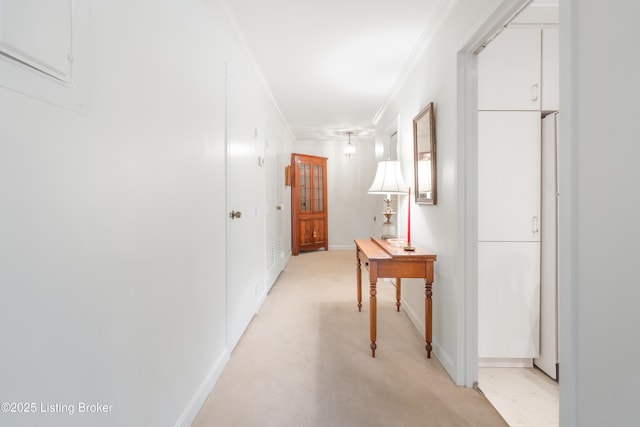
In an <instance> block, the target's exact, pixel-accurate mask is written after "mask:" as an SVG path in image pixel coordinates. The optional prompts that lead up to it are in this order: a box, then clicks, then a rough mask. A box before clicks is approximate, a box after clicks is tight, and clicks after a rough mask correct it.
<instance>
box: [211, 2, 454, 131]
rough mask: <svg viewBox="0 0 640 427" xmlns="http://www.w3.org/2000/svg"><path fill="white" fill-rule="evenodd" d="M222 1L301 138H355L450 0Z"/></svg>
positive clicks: (367, 128)
mask: <svg viewBox="0 0 640 427" xmlns="http://www.w3.org/2000/svg"><path fill="white" fill-rule="evenodd" d="M223 3H224V4H225V5H226V8H227V9H228V11H229V13H230V15H231V19H232V20H233V21H234V24H235V26H236V27H237V29H238V30H239V32H240V33H241V35H242V37H243V38H244V41H245V43H246V44H247V46H248V48H249V49H250V50H251V52H252V54H253V56H254V59H255V61H256V63H257V64H258V66H259V68H260V69H261V71H262V74H263V76H264V78H265V80H266V82H267V84H268V85H269V87H270V90H271V92H272V95H273V97H274V98H275V101H276V102H277V104H278V106H279V108H280V110H281V112H282V114H283V116H284V119H285V120H286V122H287V123H288V125H289V127H290V129H291V130H292V132H293V133H294V135H295V137H296V139H298V140H327V139H340V138H344V139H346V136H345V132H346V131H355V133H354V136H353V137H352V140H355V139H357V138H358V137H360V138H368V139H370V138H371V135H372V134H373V132H372V129H373V125H372V121H373V119H374V117H375V116H376V113H377V112H378V111H379V110H380V108H381V107H382V106H383V105H384V104H385V102H386V101H387V99H388V98H389V96H390V94H391V91H392V89H393V88H394V82H396V80H397V79H398V78H399V76H400V75H401V74H402V71H403V69H404V68H405V66H407V64H408V63H409V62H410V61H408V60H409V59H410V57H411V53H412V51H413V50H414V48H415V47H416V46H417V45H418V44H419V42H420V40H421V38H422V37H423V36H424V34H428V33H429V25H430V23H433V22H436V21H437V20H438V18H439V17H440V16H441V15H442V14H443V13H444V12H443V11H444V10H446V9H447V7H445V6H446V5H447V4H450V3H451V0H373V1H372V0H223ZM432 25H433V24H432Z"/></svg>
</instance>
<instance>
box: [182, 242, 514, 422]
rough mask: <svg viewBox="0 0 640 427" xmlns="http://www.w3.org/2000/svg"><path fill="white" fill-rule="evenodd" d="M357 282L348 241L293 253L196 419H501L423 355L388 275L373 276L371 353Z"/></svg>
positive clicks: (365, 311)
mask: <svg viewBox="0 0 640 427" xmlns="http://www.w3.org/2000/svg"><path fill="white" fill-rule="evenodd" d="M364 277H367V275H366V273H364ZM355 291H356V290H355V254H354V252H353V251H328V252H325V251H319V252H309V253H301V254H300V255H299V256H297V257H293V258H292V259H291V260H290V262H289V264H288V266H287V267H286V269H285V270H284V271H283V273H282V274H281V276H280V278H279V279H278V281H277V282H276V284H275V285H274V287H273V288H272V290H271V293H270V295H269V297H268V298H267V300H266V301H265V303H264V305H263V307H262V309H261V310H260V311H259V312H258V314H257V315H256V316H255V318H254V319H253V322H252V323H251V325H250V326H249V328H248V329H247V331H246V332H245V334H244V336H243V337H242V338H241V340H240V342H239V344H238V345H237V347H236V348H235V350H234V351H233V353H232V355H231V359H230V361H229V363H228V364H227V367H226V369H225V370H224V372H223V373H222V375H221V377H220V379H219V381H218V383H217V384H216V386H215V388H214V390H213V391H212V393H211V394H210V396H209V397H208V399H207V401H206V403H205V404H204V405H203V407H202V409H201V410H200V413H199V414H198V417H197V419H196V421H195V423H194V424H193V425H194V426H196V427H202V426H234V427H236V426H238V427H240V426H245V427H253V426H255V427H258V426H260V427H262V426H278V427H287V426H349V427H355V426H394V427H395V426H407V427H414V426H447V427H449V426H500V425H506V423H505V422H504V421H503V420H502V418H501V417H500V415H499V414H498V413H497V412H496V410H495V409H494V408H493V407H492V406H491V404H490V403H489V402H488V401H487V399H486V398H485V397H484V396H483V395H482V394H481V393H479V392H478V391H476V390H473V389H469V388H464V387H458V386H456V385H455V384H454V383H453V381H452V380H451V379H450V378H449V376H448V375H447V373H446V372H445V371H444V369H443V368H442V366H441V365H440V363H439V362H438V360H437V359H436V358H435V357H432V358H431V359H427V358H426V354H425V351H424V343H423V339H422V337H421V336H420V334H419V333H418V331H417V330H416V329H415V328H414V327H413V325H412V324H411V322H410V321H409V319H408V318H407V316H406V315H405V314H404V313H403V312H401V313H397V312H396V311H395V289H394V288H393V286H392V285H391V284H390V283H389V282H387V281H381V282H379V286H378V351H377V352H376V358H375V359H373V358H371V357H370V352H369V339H368V338H369V334H368V328H369V314H368V301H366V299H365V301H364V304H363V311H362V313H359V312H358V310H357V308H356V295H355V293H356V292H355ZM434 295H435V298H436V301H437V288H435V290H434Z"/></svg>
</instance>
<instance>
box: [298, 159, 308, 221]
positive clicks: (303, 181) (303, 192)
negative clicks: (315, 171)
mask: <svg viewBox="0 0 640 427" xmlns="http://www.w3.org/2000/svg"><path fill="white" fill-rule="evenodd" d="M310 210H311V165H310V164H309V163H300V211H310Z"/></svg>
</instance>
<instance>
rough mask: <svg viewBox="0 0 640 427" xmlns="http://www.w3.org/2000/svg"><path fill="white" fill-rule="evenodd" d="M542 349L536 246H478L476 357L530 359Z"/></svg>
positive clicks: (497, 244)
mask: <svg viewBox="0 0 640 427" xmlns="http://www.w3.org/2000/svg"><path fill="white" fill-rule="evenodd" d="M539 348H540V243H538V242H479V243H478V357H481V358H533V357H537V356H538V353H539Z"/></svg>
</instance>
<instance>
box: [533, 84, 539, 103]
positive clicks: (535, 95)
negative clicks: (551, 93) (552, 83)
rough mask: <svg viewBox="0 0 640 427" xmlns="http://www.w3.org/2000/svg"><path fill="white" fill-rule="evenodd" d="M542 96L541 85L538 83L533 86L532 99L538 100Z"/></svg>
mask: <svg viewBox="0 0 640 427" xmlns="http://www.w3.org/2000/svg"><path fill="white" fill-rule="evenodd" d="M539 97H540V85H539V84H538V83H536V84H534V85H533V86H531V101H532V102H536V101H537V100H538V98H539Z"/></svg>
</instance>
